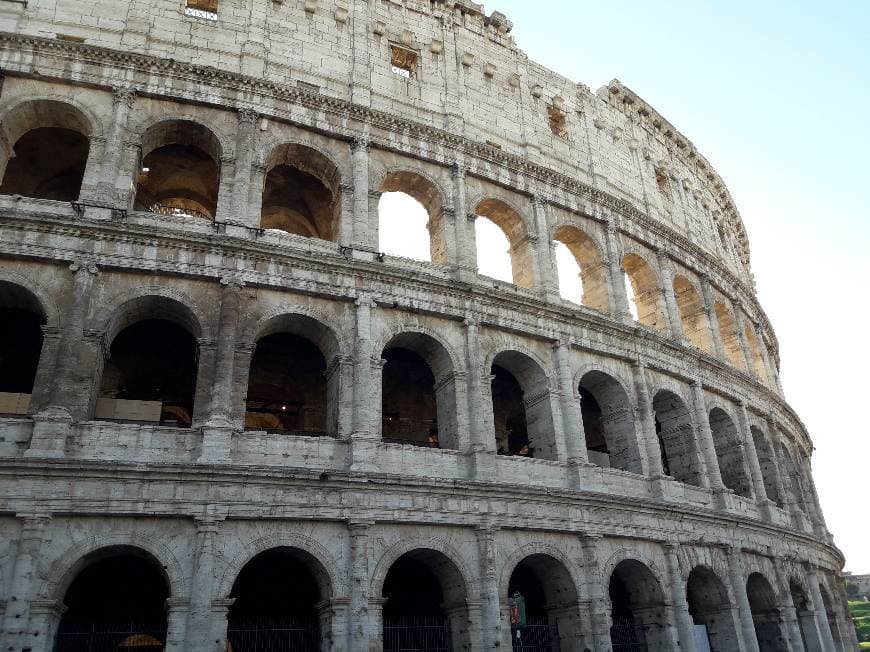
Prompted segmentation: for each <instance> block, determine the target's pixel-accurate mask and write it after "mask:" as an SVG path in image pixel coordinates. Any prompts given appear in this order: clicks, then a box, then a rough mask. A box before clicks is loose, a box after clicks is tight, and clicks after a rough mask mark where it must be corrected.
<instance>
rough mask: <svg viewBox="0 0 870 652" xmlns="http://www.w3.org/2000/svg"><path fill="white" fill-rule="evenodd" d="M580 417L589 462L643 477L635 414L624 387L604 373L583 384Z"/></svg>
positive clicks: (592, 375) (592, 374) (585, 378)
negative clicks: (640, 474)
mask: <svg viewBox="0 0 870 652" xmlns="http://www.w3.org/2000/svg"><path fill="white" fill-rule="evenodd" d="M579 391H580V413H581V416H582V418H583V431H584V432H585V433H586V450H587V452H588V455H589V461H590V462H592V463H593V464H597V465H598V466H602V467H604V468H612V469H620V470H622V471H631V472H632V473H643V467H642V466H641V462H640V452H639V450H638V447H637V434H636V432H635V427H634V411H633V410H632V408H631V403H630V401H629V398H628V394H626V392H625V390H624V389H623V387H622V385H620V384H619V382H618V381H616V380H615V379H614V378H612V377H611V376H608V375H607V374H606V373H604V372H601V371H590V372H589V373H587V374H586V375H584V376H583V378H582V379H581V380H580V386H579Z"/></svg>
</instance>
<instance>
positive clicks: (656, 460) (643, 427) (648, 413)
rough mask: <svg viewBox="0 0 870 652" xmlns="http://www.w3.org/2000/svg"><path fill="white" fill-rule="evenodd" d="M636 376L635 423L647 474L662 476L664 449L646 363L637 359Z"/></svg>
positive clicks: (635, 364) (633, 367)
mask: <svg viewBox="0 0 870 652" xmlns="http://www.w3.org/2000/svg"><path fill="white" fill-rule="evenodd" d="M631 371H632V375H633V376H634V392H635V394H637V419H635V423H636V424H637V426H636V427H637V428H639V429H640V433H639V434H640V440H641V443H642V444H643V447H644V451H645V452H646V458H647V476H649V477H651V478H661V477H662V476H663V475H664V467H663V466H662V451H661V446H660V445H659V441H658V437H657V436H656V421H655V419H656V417H655V412H653V409H652V403H651V401H650V398H649V389H647V384H646V365H644V364H643V363H642V362H640V361H637V362H635V363H634V364H633V365H632V367H631Z"/></svg>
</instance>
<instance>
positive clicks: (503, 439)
mask: <svg viewBox="0 0 870 652" xmlns="http://www.w3.org/2000/svg"><path fill="white" fill-rule="evenodd" d="M492 375H493V376H494V378H493V379H492V413H493V421H494V423H495V441H496V447H497V450H498V454H499V455H519V456H523V457H534V456H535V451H534V449H533V448H532V447H531V445H530V443H529V426H528V421H527V419H526V408H525V404H524V402H523V400H524V393H523V388H522V387H521V386H520V383H519V381H517V379H516V377H514V375H513V374H512V373H511V372H509V371H508V370H507V369H505V368H503V367H500V366H498V365H493V366H492Z"/></svg>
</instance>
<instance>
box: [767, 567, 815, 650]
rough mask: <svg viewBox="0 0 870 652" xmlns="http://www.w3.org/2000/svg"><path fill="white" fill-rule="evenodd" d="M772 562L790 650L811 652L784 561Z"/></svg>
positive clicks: (780, 609)
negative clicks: (785, 571) (801, 624)
mask: <svg viewBox="0 0 870 652" xmlns="http://www.w3.org/2000/svg"><path fill="white" fill-rule="evenodd" d="M772 561H773V567H774V569H775V573H776V583H777V585H778V586H777V588H778V589H779V590H778V591H777V594H778V597H779V603H780V604H779V611H780V613H781V614H782V620H783V624H784V625H785V634H786V636H788V641H789V648H790V650H791V652H810V651H808V650H806V648H805V647H804V641H803V636H802V635H801V626H800V622H798V617H797V610H796V609H795V608H794V602H793V600H792V597H791V589H790V587H789V583H788V578H786V577H785V575H784V574H783V572H782V563H783V561H784V560H782V559H773V560H772ZM813 652H815V651H813Z"/></svg>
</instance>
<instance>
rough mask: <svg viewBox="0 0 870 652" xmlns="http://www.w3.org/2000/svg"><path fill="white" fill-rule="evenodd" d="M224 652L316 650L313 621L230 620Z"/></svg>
mask: <svg viewBox="0 0 870 652" xmlns="http://www.w3.org/2000/svg"><path fill="white" fill-rule="evenodd" d="M227 641H228V645H227V652H319V650H320V649H321V645H320V627H319V626H318V624H317V622H316V621H308V620H302V621H298V620H286V621H265V622H250V623H230V625H229V627H227Z"/></svg>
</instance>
